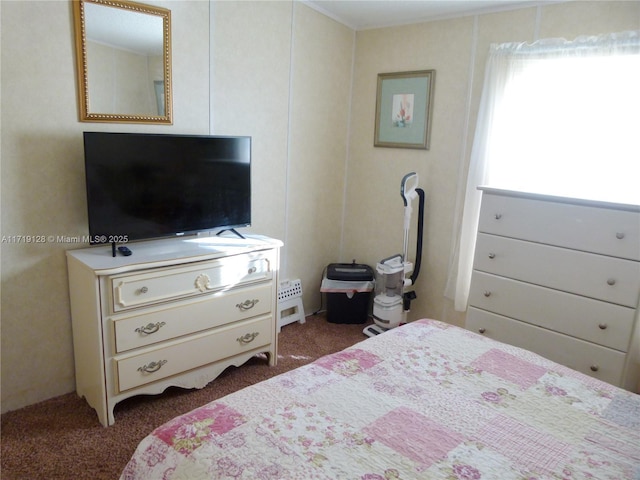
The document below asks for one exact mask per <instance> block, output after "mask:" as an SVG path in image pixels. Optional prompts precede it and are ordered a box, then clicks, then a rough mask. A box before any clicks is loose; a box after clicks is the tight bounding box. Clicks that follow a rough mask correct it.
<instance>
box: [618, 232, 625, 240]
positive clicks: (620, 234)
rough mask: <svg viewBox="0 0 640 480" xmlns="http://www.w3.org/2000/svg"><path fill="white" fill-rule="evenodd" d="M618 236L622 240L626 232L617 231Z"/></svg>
mask: <svg viewBox="0 0 640 480" xmlns="http://www.w3.org/2000/svg"><path fill="white" fill-rule="evenodd" d="M616 238H617V239H618V240H622V239H623V238H624V233H623V232H617V233H616Z"/></svg>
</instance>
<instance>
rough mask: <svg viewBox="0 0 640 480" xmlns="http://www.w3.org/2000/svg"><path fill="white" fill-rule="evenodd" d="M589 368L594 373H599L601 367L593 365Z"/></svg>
mask: <svg viewBox="0 0 640 480" xmlns="http://www.w3.org/2000/svg"><path fill="white" fill-rule="evenodd" d="M589 368H590V369H591V371H592V372H597V371H598V370H600V367H599V366H598V365H591V366H590V367H589Z"/></svg>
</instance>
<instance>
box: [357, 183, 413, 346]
mask: <svg viewBox="0 0 640 480" xmlns="http://www.w3.org/2000/svg"><path fill="white" fill-rule="evenodd" d="M417 187H418V174H417V173H415V172H411V173H408V174H406V175H405V176H404V177H403V178H402V182H401V184H400V195H401V196H402V201H403V202H404V251H403V253H402V254H400V253H398V254H397V255H393V256H391V257H389V258H385V259H384V260H381V261H380V263H378V264H377V266H376V289H375V296H374V298H373V321H374V324H373V325H369V326H367V327H365V329H364V330H363V333H364V334H365V335H367V336H369V337H373V336H375V335H378V334H380V333H383V332H386V331H387V330H389V329H391V328H395V327H397V326H399V325H401V324H402V323H406V320H407V312H408V311H409V310H410V309H411V301H412V300H414V299H415V298H416V293H415V291H413V290H410V291H407V288H408V287H411V286H412V285H414V284H415V282H416V279H417V278H418V274H419V273H420V261H421V258H422V236H423V230H424V225H423V220H424V198H425V195H424V190H422V189H421V188H417ZM416 198H418V199H419V203H418V236H417V241H416V256H415V268H414V265H413V263H411V262H410V261H409V260H408V248H409V227H410V225H411V216H412V213H413V208H412V205H411V204H412V202H413V201H414V200H415V199H416Z"/></svg>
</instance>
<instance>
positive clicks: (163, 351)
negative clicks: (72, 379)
mask: <svg viewBox="0 0 640 480" xmlns="http://www.w3.org/2000/svg"><path fill="white" fill-rule="evenodd" d="M273 330H274V328H273V319H272V318H271V317H270V316H265V317H261V318H257V319H254V320H248V321H246V322H242V323H240V324H233V325H229V326H226V327H220V328H219V329H216V330H214V331H213V332H205V333H201V334H197V335H194V336H192V337H187V338H185V339H184V340H182V341H175V342H171V343H169V344H163V346H162V347H159V348H157V349H145V352H143V353H139V354H134V355H129V356H116V357H114V358H113V361H114V362H115V371H116V389H117V393H119V392H124V391H126V390H129V389H131V388H135V387H139V386H141V385H145V384H147V383H151V382H155V381H157V380H161V379H163V378H167V377H170V376H172V375H176V374H179V373H183V372H186V371H188V370H191V369H193V368H197V367H201V366H203V365H207V364H209V363H213V362H216V361H218V360H222V359H224V358H227V357H232V356H234V355H239V354H242V353H245V352H250V351H251V350H254V349H256V348H259V347H262V346H263V345H267V344H269V343H271V341H272V337H273V335H274V331H273Z"/></svg>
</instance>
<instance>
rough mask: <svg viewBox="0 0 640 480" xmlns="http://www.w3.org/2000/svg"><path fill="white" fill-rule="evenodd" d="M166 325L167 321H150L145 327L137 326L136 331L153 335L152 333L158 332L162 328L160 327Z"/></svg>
mask: <svg viewBox="0 0 640 480" xmlns="http://www.w3.org/2000/svg"><path fill="white" fill-rule="evenodd" d="M165 325H166V323H165V322H156V323H148V324H147V325H145V326H144V327H138V328H136V329H135V332H136V333H141V334H142V335H151V334H152V333H156V332H157V331H158V330H160V327H164V326H165Z"/></svg>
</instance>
